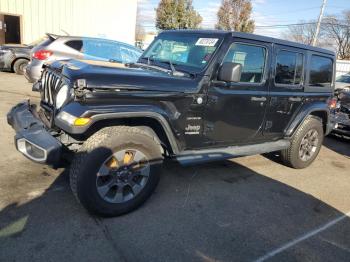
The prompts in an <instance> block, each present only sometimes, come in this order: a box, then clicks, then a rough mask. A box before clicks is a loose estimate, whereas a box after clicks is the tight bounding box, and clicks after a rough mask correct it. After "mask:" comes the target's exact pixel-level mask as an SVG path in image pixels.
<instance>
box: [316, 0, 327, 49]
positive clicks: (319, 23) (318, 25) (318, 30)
mask: <svg viewBox="0 0 350 262" xmlns="http://www.w3.org/2000/svg"><path fill="white" fill-rule="evenodd" d="M326 3H327V0H323V3H322V6H321V11H320V15H319V17H318V21H317V26H316V31H315V35H314V39H313V40H312V45H313V46H315V45H316V43H317V37H318V34H319V33H320V27H321V22H322V17H323V12H324V8H325V6H326Z"/></svg>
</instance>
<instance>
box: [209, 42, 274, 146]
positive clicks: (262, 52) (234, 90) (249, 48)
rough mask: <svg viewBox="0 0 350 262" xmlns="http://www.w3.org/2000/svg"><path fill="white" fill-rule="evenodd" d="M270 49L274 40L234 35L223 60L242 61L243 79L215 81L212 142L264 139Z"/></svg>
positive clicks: (211, 105) (211, 91)
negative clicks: (237, 80)
mask: <svg viewBox="0 0 350 262" xmlns="http://www.w3.org/2000/svg"><path fill="white" fill-rule="evenodd" d="M270 52H271V44H270V43H264V42H259V41H253V40H247V39H232V43H231V45H230V47H229V50H228V51H227V53H226V55H225V57H224V59H223V61H222V62H234V63H240V64H241V65H242V75H241V80H240V82H238V83H233V82H232V83H225V82H221V81H217V80H216V79H214V81H212V84H211V86H210V87H209V90H208V104H207V108H206V112H205V118H206V119H205V120H206V125H207V126H206V136H207V137H206V138H207V139H208V143H212V144H215V145H218V146H227V145H238V144H245V143H247V142H249V143H254V142H256V141H259V140H260V139H262V128H263V125H264V116H265V110H266V105H267V100H268V81H267V78H268V68H269V67H268V65H269V64H270V62H269V60H270V55H269V54H270Z"/></svg>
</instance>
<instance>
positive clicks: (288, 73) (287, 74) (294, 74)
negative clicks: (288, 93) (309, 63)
mask: <svg viewBox="0 0 350 262" xmlns="http://www.w3.org/2000/svg"><path fill="white" fill-rule="evenodd" d="M302 75H303V54H301V53H296V52H291V51H285V50H282V51H279V52H278V54H277V57H276V75H275V83H276V84H282V85H299V84H300V83H301V82H302Z"/></svg>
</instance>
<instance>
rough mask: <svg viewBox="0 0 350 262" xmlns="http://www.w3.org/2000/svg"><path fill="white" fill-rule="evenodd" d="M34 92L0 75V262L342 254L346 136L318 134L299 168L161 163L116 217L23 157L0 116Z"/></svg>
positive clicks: (349, 203)
mask: <svg viewBox="0 0 350 262" xmlns="http://www.w3.org/2000/svg"><path fill="white" fill-rule="evenodd" d="M28 98H29V99H31V100H32V101H33V102H38V100H39V98H38V94H37V93H34V92H32V91H31V85H29V84H28V83H26V81H25V79H24V77H22V76H18V75H15V74H10V73H0V156H1V157H0V261H349V260H350V213H349V212H350V142H349V141H346V140H343V139H339V138H334V137H328V138H326V140H325V143H324V146H323V148H322V150H321V152H320V155H319V157H318V159H317V161H315V162H314V164H313V165H312V166H311V167H309V168H307V169H304V170H294V169H291V168H287V167H285V166H283V165H281V164H280V163H279V162H278V160H277V158H275V157H274V156H252V157H244V158H237V159H234V160H231V161H221V162H215V163H210V164H205V165H200V166H191V167H181V166H179V165H177V164H175V163H167V164H166V165H165V167H164V170H163V175H162V179H161V182H160V184H159V186H158V188H157V190H156V192H155V194H154V195H153V196H152V197H151V198H150V199H149V200H148V201H147V202H146V203H145V204H144V205H143V206H142V207H141V208H139V209H138V210H136V211H135V212H133V213H130V214H127V215H124V216H122V217H117V218H110V219H102V218H97V217H94V216H91V215H89V214H88V213H87V212H86V211H85V210H84V209H83V208H82V207H81V206H80V205H79V204H78V203H77V202H76V200H75V199H74V198H73V195H72V194H71V192H70V189H69V184H68V175H67V173H68V172H67V170H64V169H60V170H53V169H50V168H48V167H45V166H42V165H38V164H35V163H32V162H31V161H29V160H27V159H26V158H25V157H23V156H22V155H20V154H19V153H18V152H17V151H16V150H15V147H14V144H13V136H14V132H13V130H12V129H11V128H10V127H9V126H8V125H7V122H6V113H7V112H8V110H9V109H10V108H11V107H12V106H13V105H15V104H16V103H17V102H19V101H22V100H24V99H28Z"/></svg>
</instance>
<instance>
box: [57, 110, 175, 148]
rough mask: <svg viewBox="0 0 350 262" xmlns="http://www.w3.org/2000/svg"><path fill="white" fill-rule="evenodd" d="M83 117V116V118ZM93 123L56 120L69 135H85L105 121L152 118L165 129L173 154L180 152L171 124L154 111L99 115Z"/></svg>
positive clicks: (94, 117)
mask: <svg viewBox="0 0 350 262" xmlns="http://www.w3.org/2000/svg"><path fill="white" fill-rule="evenodd" d="M82 117H83V116H82ZM90 118H91V120H92V121H91V122H90V123H89V124H88V125H86V126H79V127H77V126H70V125H68V124H67V123H65V122H63V121H61V120H60V119H59V118H56V119H55V124H56V125H57V126H58V127H59V128H61V129H62V130H64V131H66V132H67V133H69V134H83V133H84V132H85V131H87V130H88V129H89V128H90V127H91V126H92V125H94V124H96V123H98V122H99V121H103V120H113V119H132V118H134V119H135V118H151V119H153V120H156V121H157V122H158V123H159V124H160V126H161V127H162V128H163V131H164V133H165V135H166V136H167V139H168V141H169V143H170V147H171V150H172V152H173V153H174V154H175V155H176V154H178V153H179V152H180V150H179V146H178V143H177V141H176V139H175V136H174V133H173V131H172V129H171V127H170V125H169V122H168V121H167V120H166V119H165V117H164V116H162V115H161V114H159V113H156V112H152V111H146V112H145V111H143V112H141V111H134V112H111V113H97V114H94V115H92V116H90Z"/></svg>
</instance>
